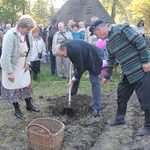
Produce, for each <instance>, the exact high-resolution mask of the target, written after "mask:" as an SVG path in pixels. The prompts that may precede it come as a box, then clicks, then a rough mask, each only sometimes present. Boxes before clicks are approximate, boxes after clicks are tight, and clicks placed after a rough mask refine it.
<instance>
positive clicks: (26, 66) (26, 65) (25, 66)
mask: <svg viewBox="0 0 150 150" xmlns="http://www.w3.org/2000/svg"><path fill="white" fill-rule="evenodd" d="M24 69H25V70H24V72H26V71H27V70H29V65H28V64H25V65H24Z"/></svg>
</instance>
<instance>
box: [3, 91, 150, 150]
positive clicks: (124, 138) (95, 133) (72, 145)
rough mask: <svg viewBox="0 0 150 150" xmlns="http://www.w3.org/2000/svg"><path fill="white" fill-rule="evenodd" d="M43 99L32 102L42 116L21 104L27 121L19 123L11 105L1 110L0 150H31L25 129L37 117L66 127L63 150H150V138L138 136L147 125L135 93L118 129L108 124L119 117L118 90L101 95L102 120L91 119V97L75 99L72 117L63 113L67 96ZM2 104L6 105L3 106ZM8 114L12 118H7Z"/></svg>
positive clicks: (76, 97)
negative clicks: (2, 141) (116, 116)
mask: <svg viewBox="0 0 150 150" xmlns="http://www.w3.org/2000/svg"><path fill="white" fill-rule="evenodd" d="M40 98H41V99H39V100H38V101H39V102H37V101H36V102H37V103H36V102H35V101H33V103H34V104H35V105H36V106H38V107H40V109H41V112H40V113H34V112H28V111H27V110H26V109H25V104H24V103H21V110H22V112H23V113H24V115H25V117H26V119H25V120H24V122H23V121H22V120H16V118H15V116H14V115H13V114H12V113H13V111H14V109H13V108H11V107H10V108H9V107H8V105H6V106H7V109H5V108H4V107H1V118H0V121H1V126H0V140H4V138H7V140H4V141H5V143H2V145H0V150H29V149H30V148H29V146H28V144H27V137H26V133H25V130H24V129H25V126H26V124H27V123H28V122H30V121H32V120H33V119H36V118H38V117H51V118H55V119H58V120H60V121H62V122H63V123H64V124H65V136H64V139H63V143H62V147H61V150H150V135H148V136H143V137H135V134H136V132H137V131H138V130H139V129H140V128H141V127H142V126H143V125H144V113H143V112H142V111H141V109H140V105H139V102H138V100H137V97H136V95H135V94H133V96H132V97H131V99H130V101H129V104H128V109H127V115H126V121H127V123H126V124H125V125H120V126H117V127H110V126H108V122H110V121H111V120H112V119H114V118H115V114H116V99H117V97H116V92H115V91H109V92H107V93H105V94H103V95H102V99H101V111H100V117H96V118H94V117H91V112H92V97H91V96H88V95H76V96H72V98H71V100H72V103H71V107H72V108H73V109H74V116H73V117H69V116H68V115H66V114H64V112H63V110H64V107H66V106H67V104H68V96H57V97H55V98H44V96H43V97H40ZM1 104H2V105H1V106H4V104H3V103H1ZM6 114H9V116H11V117H9V119H8V118H6ZM14 120H16V121H14ZM26 121H27V122H26ZM3 122H4V123H3ZM2 123H3V124H2ZM16 126H17V128H16ZM18 131H19V132H18ZM12 134H13V135H12ZM0 143H1V142H0Z"/></svg>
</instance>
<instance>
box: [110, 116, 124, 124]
mask: <svg viewBox="0 0 150 150" xmlns="http://www.w3.org/2000/svg"><path fill="white" fill-rule="evenodd" d="M125 123H126V121H125V119H124V115H116V119H115V120H114V121H112V122H111V123H109V125H110V126H117V125H122V124H125Z"/></svg>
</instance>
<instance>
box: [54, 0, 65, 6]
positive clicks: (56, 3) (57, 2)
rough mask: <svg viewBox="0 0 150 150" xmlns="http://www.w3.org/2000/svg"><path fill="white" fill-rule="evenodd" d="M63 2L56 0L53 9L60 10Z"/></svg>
mask: <svg viewBox="0 0 150 150" xmlns="http://www.w3.org/2000/svg"><path fill="white" fill-rule="evenodd" d="M64 3H65V2H64V1H63V0H56V2H55V6H54V7H55V8H61V6H62V5H63V4H64Z"/></svg>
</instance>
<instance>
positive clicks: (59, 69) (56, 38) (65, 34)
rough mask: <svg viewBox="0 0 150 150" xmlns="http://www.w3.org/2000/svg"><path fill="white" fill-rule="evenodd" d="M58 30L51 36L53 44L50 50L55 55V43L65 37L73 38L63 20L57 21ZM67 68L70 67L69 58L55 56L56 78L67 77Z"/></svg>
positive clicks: (63, 39)
mask: <svg viewBox="0 0 150 150" xmlns="http://www.w3.org/2000/svg"><path fill="white" fill-rule="evenodd" d="M58 30H59V31H57V32H56V33H55V34H54V37H53V44H52V51H53V54H54V55H55V47H56V45H57V44H59V43H61V42H62V41H65V40H66V39H73V37H72V34H71V32H70V31H68V30H66V29H65V24H64V22H59V23H58ZM63 65H64V75H63V72H62V70H63V69H62V66H63ZM69 68H70V60H69V58H61V57H59V56H56V74H57V77H58V78H62V77H64V78H66V79H69Z"/></svg>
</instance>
